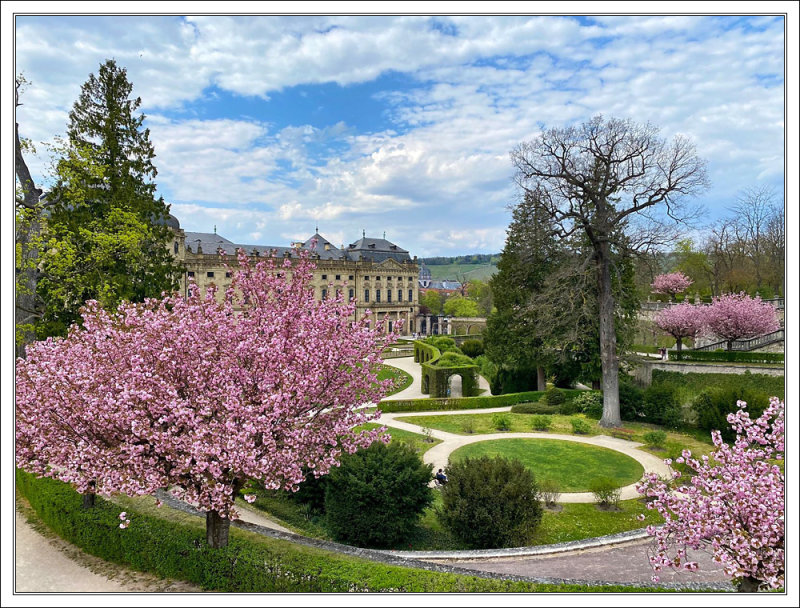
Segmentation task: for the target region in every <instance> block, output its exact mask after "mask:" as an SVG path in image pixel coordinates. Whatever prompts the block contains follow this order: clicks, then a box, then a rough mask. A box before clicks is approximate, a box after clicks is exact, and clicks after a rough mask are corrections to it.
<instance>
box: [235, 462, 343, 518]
mask: <svg viewBox="0 0 800 608" xmlns="http://www.w3.org/2000/svg"><path fill="white" fill-rule="evenodd" d="M327 479H328V478H327V475H323V476H322V477H314V473H313V472H311V471H306V480H305V481H304V482H303V483H301V484H300V485H299V486H298V489H297V492H289V493H288V495H289V498H290V499H291V500H292V502H296V503H298V504H302V505H308V508H309V509H310V511H311V512H313V513H322V512H323V511H325V482H326V481H327ZM259 491H260V490H259ZM276 492H283V490H276ZM242 493H244V491H243V492H242ZM248 493H252V492H249V491H248Z"/></svg>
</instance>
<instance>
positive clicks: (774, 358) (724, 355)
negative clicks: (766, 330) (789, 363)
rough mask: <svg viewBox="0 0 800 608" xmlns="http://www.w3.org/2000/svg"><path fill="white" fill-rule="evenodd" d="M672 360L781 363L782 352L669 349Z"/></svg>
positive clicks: (782, 359) (782, 358) (782, 360)
mask: <svg viewBox="0 0 800 608" xmlns="http://www.w3.org/2000/svg"><path fill="white" fill-rule="evenodd" d="M669 358H670V359H672V360H673V361H716V362H720V363H783V362H784V354H783V353H753V352H740V351H735V350H731V351H726V350H716V351H706V350H682V351H680V352H678V351H670V353H669Z"/></svg>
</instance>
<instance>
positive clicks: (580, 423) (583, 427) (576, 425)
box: [569, 418, 592, 435]
mask: <svg viewBox="0 0 800 608" xmlns="http://www.w3.org/2000/svg"><path fill="white" fill-rule="evenodd" d="M569 423H570V424H571V425H572V432H573V433H575V434H576V435H587V434H588V433H589V431H591V430H592V425H591V424H589V423H588V422H586V420H584V419H583V418H570V419H569Z"/></svg>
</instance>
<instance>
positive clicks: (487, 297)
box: [467, 279, 494, 317]
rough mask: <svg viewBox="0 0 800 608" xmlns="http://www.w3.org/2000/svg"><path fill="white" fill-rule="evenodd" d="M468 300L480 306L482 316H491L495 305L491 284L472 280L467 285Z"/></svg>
mask: <svg viewBox="0 0 800 608" xmlns="http://www.w3.org/2000/svg"><path fill="white" fill-rule="evenodd" d="M467 298H469V299H470V300H472V301H473V302H475V303H476V304H477V305H478V311H479V314H480V316H482V317H488V316H489V315H490V314H491V312H492V308H493V307H494V303H493V299H492V288H491V287H489V283H487V282H485V281H479V280H477V279H473V280H471V281H470V282H469V283H468V284H467Z"/></svg>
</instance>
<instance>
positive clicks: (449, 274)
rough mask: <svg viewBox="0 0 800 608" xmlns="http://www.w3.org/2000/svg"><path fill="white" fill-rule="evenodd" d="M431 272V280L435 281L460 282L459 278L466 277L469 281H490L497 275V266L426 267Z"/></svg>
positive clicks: (442, 265) (449, 265)
mask: <svg viewBox="0 0 800 608" xmlns="http://www.w3.org/2000/svg"><path fill="white" fill-rule="evenodd" d="M426 268H427V269H428V270H430V271H431V278H432V279H433V280H434V281H444V280H446V279H449V280H451V281H456V280H458V278H459V277H462V276H463V277H466V279H467V280H468V281H469V280H470V279H474V280H477V281H488V280H489V278H490V277H491V276H492V275H494V274H495V273H497V266H495V265H494V264H489V263H486V264H435V265H432V266H426Z"/></svg>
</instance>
